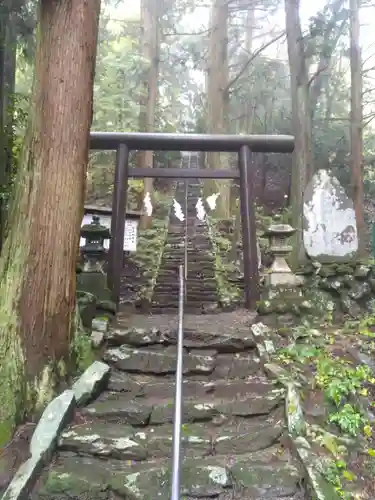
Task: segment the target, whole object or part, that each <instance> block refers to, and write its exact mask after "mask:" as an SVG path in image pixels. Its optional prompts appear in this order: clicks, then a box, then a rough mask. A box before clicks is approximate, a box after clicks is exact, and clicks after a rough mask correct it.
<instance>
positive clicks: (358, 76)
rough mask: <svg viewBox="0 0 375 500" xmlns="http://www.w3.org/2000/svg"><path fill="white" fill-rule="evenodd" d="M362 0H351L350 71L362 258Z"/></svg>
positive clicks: (354, 176) (353, 160)
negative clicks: (360, 10) (360, 16)
mask: <svg viewBox="0 0 375 500" xmlns="http://www.w3.org/2000/svg"><path fill="white" fill-rule="evenodd" d="M359 7H360V1H359V0H350V70H351V100H350V106H351V116H350V139H351V182H352V190H353V203H354V209H355V215H356V219H357V228H358V239H359V255H360V257H364V256H365V255H366V226H365V220H364V214H363V197H364V194H363V134H362V62H361V59H362V58H361V49H360V44H359V37H360V22H359Z"/></svg>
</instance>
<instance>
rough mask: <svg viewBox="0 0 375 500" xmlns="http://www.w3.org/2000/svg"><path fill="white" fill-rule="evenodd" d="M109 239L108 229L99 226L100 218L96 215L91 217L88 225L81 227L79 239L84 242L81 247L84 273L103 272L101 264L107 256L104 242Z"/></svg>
mask: <svg viewBox="0 0 375 500" xmlns="http://www.w3.org/2000/svg"><path fill="white" fill-rule="evenodd" d="M110 237H111V233H110V231H109V229H108V228H107V227H105V226H102V225H101V224H100V218H99V216H97V215H93V217H92V222H91V223H90V224H85V225H84V226H82V228H81V238H83V239H84V240H85V244H84V245H83V246H82V247H81V252H82V256H83V259H84V266H83V271H84V272H98V271H99V272H100V271H103V264H104V263H105V260H106V256H107V250H106V249H105V242H106V240H109V239H110Z"/></svg>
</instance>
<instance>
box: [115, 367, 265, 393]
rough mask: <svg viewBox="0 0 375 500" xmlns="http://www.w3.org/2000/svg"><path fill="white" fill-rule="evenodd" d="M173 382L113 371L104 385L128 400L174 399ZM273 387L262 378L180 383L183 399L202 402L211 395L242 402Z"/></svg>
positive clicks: (255, 376)
mask: <svg viewBox="0 0 375 500" xmlns="http://www.w3.org/2000/svg"><path fill="white" fill-rule="evenodd" d="M175 387H176V384H175V379H174V378H168V377H166V378H165V379H164V380H163V381H160V378H158V377H155V376H150V375H149V376H147V375H143V374H142V375H135V374H129V373H124V372H120V371H117V370H113V371H112V373H111V376H110V379H109V383H108V390H109V391H110V392H126V393H128V395H129V397H130V398H133V399H135V398H164V399H168V398H174V394H175ZM272 389H273V386H272V385H271V384H270V382H269V380H268V379H267V378H266V377H263V376H257V375H253V376H251V377H249V378H248V379H246V380H242V379H240V380H237V379H234V380H215V381H211V382H202V381H201V380H189V379H184V380H183V396H184V398H193V397H197V398H201V399H202V398H204V397H205V396H207V394H211V396H214V397H215V398H228V399H231V398H233V397H236V398H243V397H245V396H247V395H248V394H254V393H256V392H257V391H260V392H261V393H264V394H265V393H267V392H268V391H272Z"/></svg>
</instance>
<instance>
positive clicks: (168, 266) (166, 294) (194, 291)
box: [152, 153, 218, 313]
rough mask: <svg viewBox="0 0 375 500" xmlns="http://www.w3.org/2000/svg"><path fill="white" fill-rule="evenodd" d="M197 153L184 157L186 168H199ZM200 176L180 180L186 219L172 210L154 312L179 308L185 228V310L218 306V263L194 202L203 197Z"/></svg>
mask: <svg viewBox="0 0 375 500" xmlns="http://www.w3.org/2000/svg"><path fill="white" fill-rule="evenodd" d="M198 159H199V158H198V154H195V153H190V154H189V156H185V157H184V158H183V162H182V167H183V168H192V169H194V168H198ZM201 191H202V186H201V183H200V181H199V179H189V180H187V181H179V183H178V185H177V189H176V196H175V197H176V200H177V201H178V202H179V203H180V205H181V207H182V210H183V212H184V214H185V215H186V214H187V217H186V219H187V220H186V221H183V222H181V221H179V220H178V219H177V217H175V215H174V214H173V213H172V214H171V221H170V224H169V228H168V235H167V240H166V244H165V248H164V252H163V256H162V261H161V265H160V270H159V274H158V278H157V281H156V284H155V288H154V294H153V299H152V312H153V313H165V312H167V311H169V312H172V311H176V310H177V308H178V293H179V266H180V265H181V264H183V263H184V257H185V231H186V235H187V239H186V242H187V263H188V264H187V279H186V304H185V310H187V311H191V312H196V313H199V312H208V311H211V312H212V311H213V310H214V309H216V308H217V306H218V294H217V288H216V280H215V267H214V266H215V262H214V257H213V253H212V245H211V242H210V239H209V235H208V228H207V224H206V222H205V221H199V220H198V218H197V216H196V209H195V205H196V203H197V201H198V198H199V197H200V196H201Z"/></svg>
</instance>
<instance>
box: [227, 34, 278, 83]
mask: <svg viewBox="0 0 375 500" xmlns="http://www.w3.org/2000/svg"><path fill="white" fill-rule="evenodd" d="M284 37H285V31H283V32H282V33H281V34H280V35H278V36H277V37H275V38H273V39H272V40H270V41H269V42H267V43H265V44H264V45H262V46H261V47H260V48H259V49H257V50H256V51H254V53H253V55H252V56H251V57H250V58H249V59H248V60H247V61H246V63H245V64H244V65H243V66H242V68H241V70H240V71H239V72H238V73H237V75H236V76H235V77H234V78H233V79H232V80H231V81H230V82H229V83H228V85H227V86H226V88H225V90H224V92H229V89H230V88H231V87H233V85H234V84H235V83H236V82H237V81H238V80H239V79H240V78H241V76H242V75H243V74H244V73H245V71H246V70H247V68H248V67H249V66H250V64H251V62H252V61H254V59H255V58H256V57H258V56H259V54H261V53H262V52H263V51H264V50H265V49H267V48H268V47H270V46H271V45H272V44H274V43H275V42H278V41H279V40H281V39H282V38H284Z"/></svg>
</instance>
